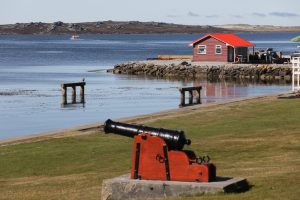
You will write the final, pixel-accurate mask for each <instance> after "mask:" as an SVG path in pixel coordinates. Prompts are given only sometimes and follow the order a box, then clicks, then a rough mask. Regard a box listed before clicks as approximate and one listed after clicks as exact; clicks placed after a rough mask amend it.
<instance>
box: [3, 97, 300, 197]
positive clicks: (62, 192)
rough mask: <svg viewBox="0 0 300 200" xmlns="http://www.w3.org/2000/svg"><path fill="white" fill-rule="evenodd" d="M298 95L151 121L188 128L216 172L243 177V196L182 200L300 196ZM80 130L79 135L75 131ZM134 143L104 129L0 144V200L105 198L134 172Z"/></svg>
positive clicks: (299, 103)
mask: <svg viewBox="0 0 300 200" xmlns="http://www.w3.org/2000/svg"><path fill="white" fill-rule="evenodd" d="M299 122H300V99H277V98H275V97H268V98H261V99H256V100H255V99H254V100H247V101H242V102H236V103H230V104H226V105H219V106H210V107H205V108H201V109H194V110H191V109H190V110H189V111H188V112H181V113H179V114H177V115H174V117H170V118H164V119H157V120H154V121H152V122H149V123H148V125H153V126H160V127H165V128H172V129H182V130H185V131H186V134H187V136H188V138H190V139H192V145H191V146H190V147H189V148H190V149H192V150H194V151H195V152H197V153H198V154H200V155H202V154H208V155H210V157H211V158H212V159H213V160H212V162H214V163H215V164H216V165H217V173H218V175H223V176H235V177H245V178H247V179H248V180H249V182H250V184H251V185H252V188H251V190H250V191H248V192H245V193H240V194H219V195H209V196H201V197H182V198H178V199H298V198H299V196H300V189H299V188H300V167H299V166H300V123H299ZM75 135H76V134H75ZM131 145H132V140H131V139H128V138H124V137H120V136H116V135H105V134H103V133H101V132H90V133H89V134H87V135H79V136H73V137H65V138H52V139H47V140H43V141H37V142H28V143H23V144H16V145H7V146H1V147H0V155H1V156H0V199H100V191H101V183H102V180H103V179H105V178H111V177H114V176H118V175H121V174H124V173H128V172H129V169H130V153H131Z"/></svg>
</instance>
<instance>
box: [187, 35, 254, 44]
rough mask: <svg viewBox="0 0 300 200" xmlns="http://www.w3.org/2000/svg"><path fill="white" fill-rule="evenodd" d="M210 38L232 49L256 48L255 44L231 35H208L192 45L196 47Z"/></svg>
mask: <svg viewBox="0 0 300 200" xmlns="http://www.w3.org/2000/svg"><path fill="white" fill-rule="evenodd" d="M208 37H213V38H215V39H217V40H219V41H221V42H224V43H226V44H228V45H230V46H232V47H253V46H255V44H253V43H251V42H249V41H247V40H244V39H243V38H240V37H238V36H236V35H234V34H231V33H214V34H207V35H205V36H203V37H201V38H199V39H197V40H195V41H194V42H192V43H191V45H195V44H197V43H199V42H201V41H202V40H204V39H206V38H208Z"/></svg>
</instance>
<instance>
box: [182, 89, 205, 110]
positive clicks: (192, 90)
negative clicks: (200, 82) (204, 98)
mask: <svg viewBox="0 0 300 200" xmlns="http://www.w3.org/2000/svg"><path fill="white" fill-rule="evenodd" d="M201 89H202V87H201V86H198V87H185V88H180V89H179V92H180V94H181V96H180V104H179V106H180V107H184V106H187V105H194V104H200V103H201ZM185 92H189V103H188V104H185ZM194 92H196V93H197V95H196V102H194V95H193V93H194Z"/></svg>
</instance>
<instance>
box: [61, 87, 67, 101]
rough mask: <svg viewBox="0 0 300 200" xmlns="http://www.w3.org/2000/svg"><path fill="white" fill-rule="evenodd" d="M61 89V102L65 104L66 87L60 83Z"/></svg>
mask: <svg viewBox="0 0 300 200" xmlns="http://www.w3.org/2000/svg"><path fill="white" fill-rule="evenodd" d="M61 91H62V100H61V104H62V105H66V104H67V87H65V86H64V84H61Z"/></svg>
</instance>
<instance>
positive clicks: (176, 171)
mask: <svg viewBox="0 0 300 200" xmlns="http://www.w3.org/2000/svg"><path fill="white" fill-rule="evenodd" d="M104 131H105V133H115V134H118V135H123V136H127V137H132V138H134V142H133V151H132V167H131V178H132V179H141V180H168V181H189V182H194V181H197V182H210V181H213V180H215V178H216V167H215V165H214V164H212V163H209V160H210V159H209V157H208V156H206V157H202V158H201V157H199V158H197V157H196V155H195V153H194V152H193V151H189V150H182V149H183V147H184V145H185V144H187V145H190V144H191V141H190V140H188V139H186V138H185V134H184V132H183V131H175V130H168V129H162V128H153V127H147V126H140V125H133V124H126V123H120V122H114V121H112V120H110V119H108V120H107V121H106V122H105V124H104Z"/></svg>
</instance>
